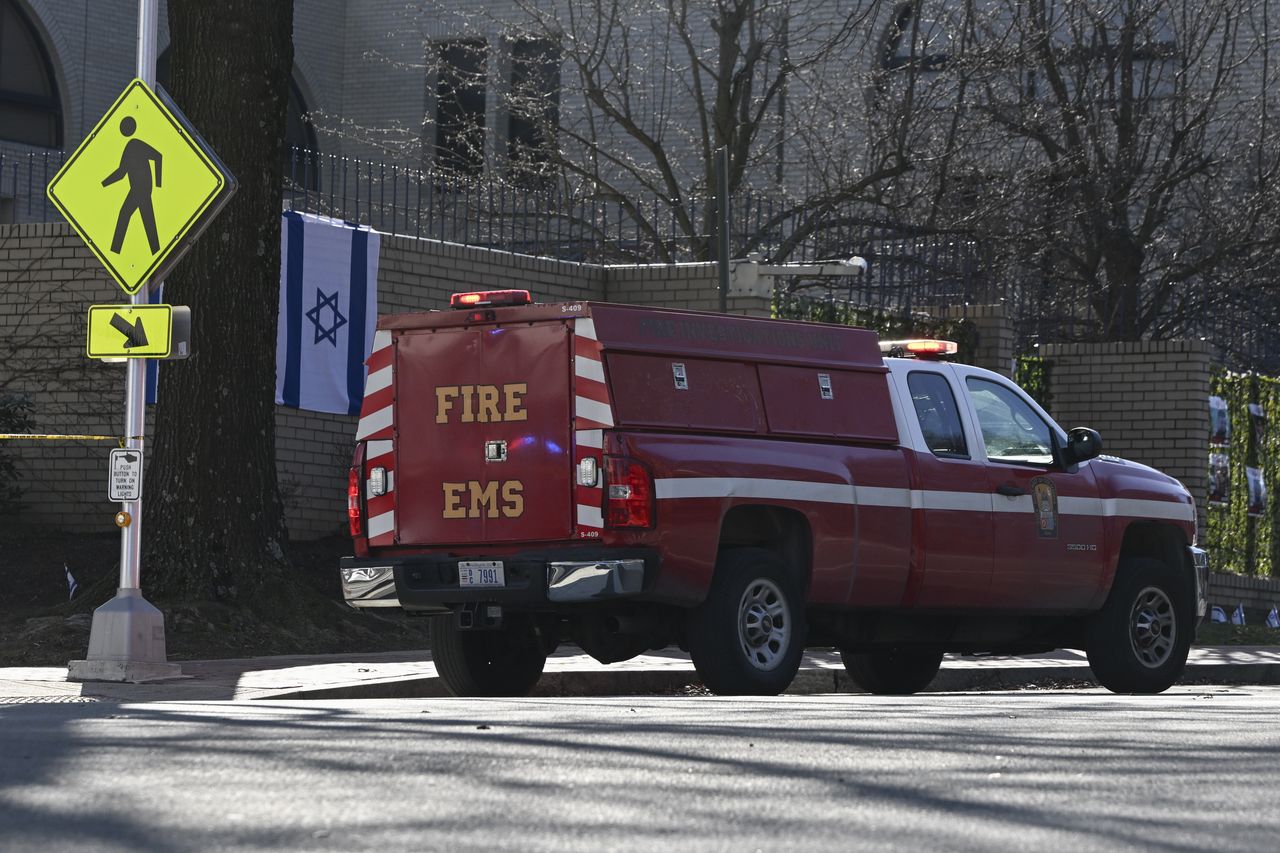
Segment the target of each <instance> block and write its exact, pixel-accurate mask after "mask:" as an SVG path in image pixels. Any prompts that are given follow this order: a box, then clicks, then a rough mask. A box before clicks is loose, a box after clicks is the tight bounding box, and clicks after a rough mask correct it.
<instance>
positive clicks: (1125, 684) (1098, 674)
mask: <svg viewBox="0 0 1280 853" xmlns="http://www.w3.org/2000/svg"><path fill="white" fill-rule="evenodd" d="M1191 620H1192V605H1191V599H1190V594H1189V593H1188V591H1187V590H1186V584H1185V583H1182V582H1181V579H1180V578H1179V577H1177V576H1176V575H1175V574H1174V573H1173V572H1172V571H1170V570H1169V568H1168V567H1166V566H1165V565H1164V564H1163V563H1160V562H1158V561H1156V560H1149V559H1138V560H1128V561H1125V562H1124V563H1122V564H1121V565H1120V568H1119V571H1117V573H1116V581H1115V586H1114V587H1113V588H1112V590H1111V595H1110V596H1109V597H1108V598H1107V603H1106V604H1105V605H1104V606H1103V608H1102V611H1101V612H1100V613H1098V615H1097V616H1095V617H1094V620H1093V623H1092V624H1091V625H1090V626H1089V632H1088V638H1087V645H1086V648H1085V651H1086V653H1087V654H1088V656H1089V667H1090V669H1092V670H1093V675H1094V677H1095V678H1097V679H1098V683H1099V684H1101V685H1102V686H1103V687H1105V688H1107V689H1108V690H1110V691H1111V692H1113V693H1161V692H1163V691H1164V690H1166V689H1168V688H1169V687H1170V686H1171V685H1172V684H1173V683H1174V682H1176V681H1177V680H1178V678H1179V677H1180V676H1181V675H1182V670H1183V668H1184V667H1185V666H1186V663H1187V652H1188V650H1189V649H1190V647H1191V633H1192V632H1191Z"/></svg>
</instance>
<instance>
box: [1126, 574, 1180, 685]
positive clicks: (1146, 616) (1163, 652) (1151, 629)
mask: <svg viewBox="0 0 1280 853" xmlns="http://www.w3.org/2000/svg"><path fill="white" fill-rule="evenodd" d="M1177 638H1178V620H1177V617H1176V616H1175V615H1174V611H1173V602H1172V601H1170V600H1169V596H1167V595H1165V593H1164V590H1162V589H1159V588H1158V587H1154V586H1149V587H1145V588H1144V589H1143V590H1142V591H1141V592H1139V593H1138V595H1137V597H1136V598H1135V599H1134V601H1133V608H1132V609H1131V610H1130V611H1129V645H1130V646H1131V647H1132V648H1133V654H1134V657H1136V658H1137V659H1138V662H1139V663H1141V664H1142V665H1143V666H1145V667H1147V668H1148V669H1155V668H1157V667H1159V666H1162V665H1163V664H1164V663H1165V662H1166V661H1168V660H1169V658H1170V656H1171V655H1172V654H1173V645H1174V642H1175V641H1176V640H1177Z"/></svg>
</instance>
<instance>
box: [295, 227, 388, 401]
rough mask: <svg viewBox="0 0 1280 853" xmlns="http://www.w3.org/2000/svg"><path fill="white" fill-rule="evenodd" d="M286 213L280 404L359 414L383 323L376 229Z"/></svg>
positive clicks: (378, 244) (378, 240)
mask: <svg viewBox="0 0 1280 853" xmlns="http://www.w3.org/2000/svg"><path fill="white" fill-rule="evenodd" d="M283 216H284V219H283V221H282V223H281V227H280V319H279V327H278V330H277V335H276V402H277V403H279V404H281V405H284V406H293V407H294V408H298V409H308V410H310V411H313V412H332V413H334V414H340V415H358V414H360V404H361V402H362V401H363V400H364V379H365V366H364V362H365V359H367V358H368V357H369V353H370V351H371V348H372V346H373V331H374V326H375V324H376V323H377V321H378V289H377V283H378V249H379V246H380V244H381V243H380V238H379V235H378V232H376V231H373V230H370V229H369V228H364V227H361V226H357V225H352V224H351V223H349V222H343V221H342V220H339V219H329V218H328V217H324V216H314V215H312V214H308V213H294V212H292V211H289V212H286V213H285V214H283Z"/></svg>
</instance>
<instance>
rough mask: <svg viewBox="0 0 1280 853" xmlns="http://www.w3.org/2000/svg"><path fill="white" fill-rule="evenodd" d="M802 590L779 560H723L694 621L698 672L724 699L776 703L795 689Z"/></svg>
mask: <svg viewBox="0 0 1280 853" xmlns="http://www.w3.org/2000/svg"><path fill="white" fill-rule="evenodd" d="M804 641H805V617H804V601H803V600H802V598H801V594H800V587H799V584H798V583H797V582H796V580H795V578H793V577H792V576H791V575H790V573H788V572H787V569H786V566H785V565H784V564H783V563H782V561H781V560H779V559H778V557H777V556H775V555H774V554H773V553H771V552H769V551H765V550H763V549H760V548H735V549H732V550H726V551H723V552H721V554H720V559H719V561H718V562H717V564H716V573H715V578H714V580H712V582H711V590H710V592H709V593H708V594H707V600H706V601H704V602H703V603H702V604H701V606H699V607H698V608H697V609H695V610H694V611H692V612H691V613H690V614H689V620H688V643H689V653H690V656H691V657H692V658H693V665H694V668H695V669H697V670H698V675H699V676H700V677H701V678H702V683H703V684H705V685H706V686H707V689H709V690H711V691H712V692H714V693H719V694H721V695H756V696H772V695H776V694H778V693H781V692H782V691H783V690H786V689H787V687H789V686H790V685H791V682H792V680H793V679H794V678H795V676H796V672H797V670H799V669H800V658H801V656H802V655H803V654H804Z"/></svg>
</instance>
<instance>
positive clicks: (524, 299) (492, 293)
mask: <svg viewBox="0 0 1280 853" xmlns="http://www.w3.org/2000/svg"><path fill="white" fill-rule="evenodd" d="M532 302H533V296H532V295H531V294H530V293H529V291H527V290H477V291H473V292H472V293H455V294H453V295H452V296H450V297H449V307H450V308H478V307H482V306H484V307H495V306H500V305H529V304H531V303H532Z"/></svg>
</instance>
